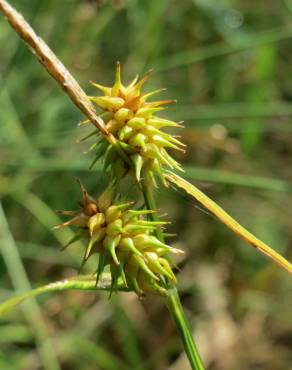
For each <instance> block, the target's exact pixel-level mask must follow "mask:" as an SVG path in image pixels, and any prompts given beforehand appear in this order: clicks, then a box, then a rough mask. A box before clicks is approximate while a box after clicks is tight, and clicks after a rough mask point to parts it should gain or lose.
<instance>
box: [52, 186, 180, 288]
mask: <svg viewBox="0 0 292 370" xmlns="http://www.w3.org/2000/svg"><path fill="white" fill-rule="evenodd" d="M81 190H82V193H83V199H82V202H80V206H81V210H80V211H76V212H75V211H62V213H63V214H64V215H69V216H72V218H71V219H70V220H69V221H67V222H65V223H63V224H62V225H59V226H57V228H60V227H65V226H70V225H72V226H76V227H77V228H78V229H79V232H78V233H77V235H76V237H75V238H74V239H73V240H72V242H74V241H76V240H77V239H79V238H84V239H88V240H89V242H88V245H87V248H86V251H85V254H84V258H83V263H85V262H86V261H87V259H88V258H89V257H90V256H91V255H92V254H94V253H97V254H98V255H99V263H98V267H97V270H96V273H97V278H96V280H97V282H98V280H99V278H100V276H101V274H102V272H103V271H104V268H105V267H106V266H109V267H110V272H111V278H112V290H115V288H116V283H117V280H118V278H122V279H123V281H124V284H125V285H126V286H128V287H129V288H130V289H132V290H134V291H135V292H136V293H137V294H139V295H141V294H142V293H143V292H144V291H154V292H158V293H159V294H165V293H166V290H165V288H164V286H163V282H165V281H166V280H168V281H170V282H173V283H174V282H175V281H176V279H175V275H174V273H173V271H172V269H171V263H170V255H169V254H170V253H174V254H175V253H181V252H182V251H180V250H178V249H176V248H172V247H170V246H168V245H166V244H164V243H162V242H160V241H159V240H158V239H157V238H156V237H155V236H154V232H155V229H156V227H157V226H161V225H164V224H165V223H166V222H160V221H158V222H152V221H148V220H146V219H144V218H143V216H144V215H147V214H149V213H151V212H152V211H149V210H133V209H130V206H131V204H132V203H125V204H115V205H114V204H112V202H111V197H110V191H109V190H107V191H105V192H104V193H103V194H102V195H101V196H100V197H99V198H98V199H97V200H95V199H93V198H92V197H91V196H90V195H89V194H88V193H87V191H86V190H85V189H84V187H83V186H82V185H81ZM69 244H70V243H68V245H69Z"/></svg>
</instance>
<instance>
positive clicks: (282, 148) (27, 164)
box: [0, 0, 292, 370]
mask: <svg viewBox="0 0 292 370" xmlns="http://www.w3.org/2000/svg"><path fill="white" fill-rule="evenodd" d="M11 3H12V4H13V5H15V6H16V7H17V9H18V10H20V11H21V12H22V13H23V14H24V16H25V17H26V18H27V19H28V20H29V21H30V22H31V24H32V26H33V27H34V29H35V30H36V31H37V33H38V34H39V35H41V36H42V37H43V38H44V40H45V41H46V42H47V43H48V44H49V45H50V46H51V48H52V49H53V50H54V51H55V52H56V54H57V55H58V56H59V57H60V59H61V60H62V61H63V62H64V64H65V65H66V66H67V67H68V68H69V70H70V71H71V72H72V73H73V75H74V76H75V77H76V78H77V80H78V81H79V82H80V84H81V86H82V87H83V88H84V89H85V90H86V91H87V92H88V94H93V93H95V91H94V90H93V88H92V87H90V85H89V80H94V81H98V82H100V83H102V84H105V85H109V84H111V83H112V81H113V77H114V66H115V63H116V61H117V60H119V61H121V63H122V69H123V78H124V81H130V79H132V78H133V77H134V75H135V74H136V73H143V72H145V71H147V70H148V69H149V68H154V71H155V72H154V75H153V77H152V78H151V80H150V82H149V83H148V85H147V86H146V87H145V91H150V90H151V89H155V88H160V87H166V88H167V92H166V93H164V97H165V98H176V99H177V100H178V104H177V105H176V106H173V107H171V108H169V109H168V110H167V111H166V112H165V114H164V117H166V118H173V119H176V120H185V126H186V128H185V129H184V130H183V131H182V132H181V134H182V137H183V141H184V142H185V143H186V144H187V146H188V150H187V153H186V154H185V155H183V156H181V157H177V159H178V160H180V161H181V162H182V163H183V165H184V166H185V168H186V174H185V175H186V177H187V178H188V179H189V180H190V181H192V182H194V183H195V184H196V185H197V186H199V187H200V189H202V190H203V191H204V192H205V193H207V194H208V195H210V196H211V197H212V198H213V199H214V200H216V201H217V202H218V203H219V204H220V205H222V206H223V207H224V208H225V209H226V210H227V211H228V212H230V213H231V214H232V215H233V216H234V217H235V218H236V219H237V220H238V221H240V222H241V223H242V224H243V225H245V226H246V227H248V228H249V229H250V230H251V231H252V232H254V233H255V234H256V235H257V236H258V237H260V238H261V239H263V240H264V241H265V242H267V243H269V244H270V245H271V246H272V247H274V248H275V249H276V250H277V251H279V252H281V253H282V254H283V255H285V256H286V257H288V258H291V255H292V228H291V216H292V196H291V195H292V194H291V191H292V173H291V165H292V122H291V119H292V0H283V1H276V0H265V1H263V0H253V1H251V0H237V1H236V0H226V1H224V0H185V1H175V0H169V1H166V0H148V1H146V0H112V1H109V0H104V1H86V0H79V1H77V0H62V1H59V0H47V1H39V0H23V1H11ZM0 86H1V88H0V138H1V145H0V197H1V207H0V250H1V252H2V255H1V259H0V281H1V283H0V301H4V300H5V299H6V298H7V297H9V296H11V294H14V293H15V291H25V290H28V289H29V288H30V287H31V286H33V287H36V286H40V285H41V284H45V283H48V282H50V281H54V280H58V279H61V278H64V277H67V276H73V275H75V274H77V270H78V267H79V261H80V258H81V254H82V246H81V245H78V244H76V245H74V246H72V247H71V249H70V250H67V251H64V252H60V251H59V248H60V246H61V245H64V243H66V241H68V239H70V237H71V235H72V231H70V230H69V229H68V230H64V231H57V232H55V231H53V230H52V226H53V225H55V224H57V223H59V222H60V220H59V218H58V216H57V214H56V213H55V210H56V209H73V208H74V207H75V204H76V202H77V200H78V199H79V189H78V186H77V184H76V182H75V177H79V178H81V179H82V181H83V183H84V184H85V185H86V187H87V188H88V189H89V191H90V192H94V193H96V194H97V193H98V191H99V188H100V187H101V186H102V184H103V178H104V175H103V173H102V172H101V171H99V170H98V167H97V169H95V170H93V171H89V170H88V166H89V164H90V162H91V160H92V154H84V152H85V151H86V150H87V147H88V144H80V143H78V142H77V141H78V139H79V138H81V137H82V136H83V135H84V132H85V130H84V129H83V128H77V123H78V121H80V120H82V119H83V117H82V115H81V113H80V112H79V111H78V110H77V108H75V106H73V105H72V103H71V101H70V100H69V99H68V98H67V97H66V96H65V95H64V93H62V91H61V90H60V88H59V86H58V85H57V84H56V83H55V82H54V81H53V80H52V79H51V78H50V76H49V75H48V74H47V73H46V72H45V71H44V69H43V68H42V67H41V66H40V65H39V64H38V63H37V61H36V59H35V58H34V57H33V56H32V54H31V53H30V51H29V50H28V49H27V48H26V46H24V45H23V43H22V42H21V41H20V40H19V38H18V36H17V35H16V34H15V33H14V32H13V31H12V29H11V28H10V26H9V25H8V23H7V22H6V21H5V20H4V17H3V16H2V15H1V14H0ZM157 197H158V198H159V206H160V207H161V208H162V209H164V210H166V212H167V213H168V216H167V217H168V219H169V220H173V221H174V222H173V224H172V226H171V227H170V232H174V233H177V236H176V237H175V238H173V239H171V240H170V242H173V243H174V244H176V245H177V246H179V247H181V248H183V249H184V250H185V251H186V253H185V256H184V258H183V259H182V260H179V261H178V264H179V266H180V268H181V271H180V273H179V274H178V281H179V283H178V286H179V290H180V291H181V296H182V301H183V304H184V307H185V309H186V312H187V315H188V317H189V319H190V322H191V325H192V328H193V331H194V336H195V338H196V341H197V344H198V347H199V349H200V352H201V354H202V357H203V358H204V361H205V364H206V367H207V369H209V370H211V369H212V370H223V369H224V370H235V369H236V370H247V369H252V370H287V369H292V367H291V363H292V351H291V343H292V322H291V319H292V315H291V307H292V298H291V287H292V285H291V280H290V281H289V276H288V274H287V273H286V272H284V271H282V270H281V269H280V268H278V267H277V266H275V265H274V264H273V263H271V262H270V261H268V260H267V259H266V258H265V257H264V256H262V255H261V254H259V253H258V252H257V251H255V250H254V249H253V248H251V247H250V246H248V245H247V244H245V243H244V242H242V241H241V240H239V239H238V238H237V237H236V236H235V235H234V234H233V233H232V232H230V231H229V230H228V229H227V228H226V227H225V226H224V225H222V224H220V223H219V222H218V221H217V220H216V219H214V217H212V216H211V215H210V214H209V213H206V212H204V210H202V209H201V207H198V206H197V204H196V203H195V202H194V201H193V200H191V199H189V198H188V197H186V196H184V195H183V194H182V193H180V192H176V191H168V192H163V191H162V190H161V191H159V192H157ZM88 268H89V270H90V266H89V267H88ZM182 352H183V351H182V346H181V343H180V340H179V338H178V336H177V333H176V330H175V327H174V324H173V322H172V321H171V319H170V318H169V316H168V314H167V312H166V308H165V306H164V304H163V300H162V299H161V298H159V297H155V296H151V295H150V296H147V297H146V299H145V300H144V301H142V302H139V301H138V299H137V297H136V296H135V295H134V294H125V293H124V294H119V295H116V296H115V297H114V298H113V299H112V300H111V301H108V299H107V295H105V294H98V295H97V294H95V293H82V292H66V293H64V294H57V295H47V296H43V297H40V298H39V299H37V300H35V301H34V300H31V301H30V302H28V303H27V304H23V305H22V306H20V307H19V308H17V309H16V310H15V311H13V312H12V313H10V314H9V315H8V316H6V317H5V318H2V319H1V322H0V369H1V370H2V369H3V370H18V369H20V370H40V369H44V370H61V369H62V370H67V369H68V370H69V369H70V370H77V369H78V370H93V369H101V370H117V369H122V370H123V369H135V370H147V369H149V370H162V369H169V370H184V369H188V368H189V367H188V365H187V362H186V359H185V356H184V355H183V353H182Z"/></svg>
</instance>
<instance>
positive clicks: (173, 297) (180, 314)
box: [142, 173, 205, 370]
mask: <svg viewBox="0 0 292 370" xmlns="http://www.w3.org/2000/svg"><path fill="white" fill-rule="evenodd" d="M142 193H143V196H144V201H145V204H146V207H147V208H148V209H151V210H156V209H157V208H156V202H155V199H154V196H153V186H152V183H151V180H150V179H149V177H148V176H147V173H144V176H143V181H142ZM151 218H152V220H153V221H156V220H157V215H156V213H152V214H151ZM156 236H157V238H158V239H159V240H160V241H162V242H164V236H163V232H162V230H161V229H160V228H157V231H156ZM166 305H167V307H168V310H169V312H170V314H171V316H172V318H173V320H174V322H175V324H176V327H177V330H178V332H179V334H180V337H181V340H182V343H183V346H184V350H185V352H186V354H187V356H188V359H189V363H190V365H191V368H192V370H205V368H204V365H203V363H202V360H201V358H200V355H199V352H198V350H197V347H196V345H195V342H194V339H193V336H192V332H191V329H190V326H189V323H188V320H187V318H186V316H185V313H184V310H183V307H182V304H181V301H180V298H179V295H178V292H177V289H176V288H175V287H173V286H172V287H168V296H167V298H166Z"/></svg>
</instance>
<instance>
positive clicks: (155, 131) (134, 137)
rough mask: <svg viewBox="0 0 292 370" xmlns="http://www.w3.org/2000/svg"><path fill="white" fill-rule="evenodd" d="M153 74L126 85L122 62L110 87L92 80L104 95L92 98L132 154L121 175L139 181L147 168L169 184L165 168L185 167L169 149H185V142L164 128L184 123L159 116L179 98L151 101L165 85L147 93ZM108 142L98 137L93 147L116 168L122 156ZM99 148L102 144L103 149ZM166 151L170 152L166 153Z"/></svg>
mask: <svg viewBox="0 0 292 370" xmlns="http://www.w3.org/2000/svg"><path fill="white" fill-rule="evenodd" d="M151 74H152V71H149V72H148V73H146V75H145V76H144V77H142V78H141V79H140V80H139V78H138V76H136V77H135V78H134V80H133V81H132V82H131V83H130V84H129V85H124V84H123V83H122V81H121V65H120V63H119V62H118V63H117V65H116V72H115V81H114V84H113V86H112V87H106V86H102V85H100V84H97V83H92V85H93V86H95V87H96V88H98V89H99V90H100V91H101V92H102V93H103V94H104V95H103V96H94V97H92V98H91V100H92V101H93V102H94V103H95V104H96V105H97V106H98V107H99V108H100V109H101V110H102V111H103V112H104V116H103V120H104V122H105V124H106V127H107V129H108V130H109V131H110V133H111V134H113V135H114V136H115V138H116V139H117V140H118V141H119V144H120V147H121V148H122V149H123V150H124V151H125V152H126V153H127V155H129V156H130V163H131V164H129V163H127V164H126V163H124V162H122V164H123V166H124V170H123V169H121V168H120V169H119V174H120V177H119V178H122V177H123V176H126V175H127V174H129V173H130V174H132V175H133V177H134V178H135V179H136V181H137V182H139V181H140V180H141V174H142V172H143V171H144V169H145V170H146V169H147V171H150V172H151V173H150V176H149V177H150V178H151V179H152V182H153V184H154V185H155V184H156V180H155V177H157V178H159V179H161V180H162V182H163V184H166V182H165V181H164V169H165V168H167V167H168V168H169V169H172V168H176V169H177V170H181V168H180V166H179V165H178V164H177V162H176V161H175V160H174V159H173V158H172V157H171V156H170V154H169V153H168V150H169V149H170V150H175V151H181V152H184V147H185V145H184V144H183V143H181V142H180V141H179V140H177V139H176V136H174V135H171V134H169V133H167V132H165V131H162V130H163V129H164V128H165V127H175V128H178V127H181V125H180V123H177V122H174V121H170V120H167V119H164V118H161V117H157V116H156V114H157V113H158V112H160V111H162V110H164V109H165V105H167V104H173V103H176V101H175V100H157V101H153V102H151V101H148V99H149V98H150V97H151V96H152V95H155V94H157V93H159V92H161V91H163V90H165V89H159V90H155V91H152V92H149V93H146V94H144V93H142V92H141V89H142V87H143V86H144V84H145V83H146V82H147V80H148V79H149V77H150V76H151ZM92 136H94V133H93V134H92V135H90V134H89V135H88V137H92ZM84 139H86V138H84ZM105 146H106V147H111V144H109V143H108V142H107V141H106V140H105V139H103V138H98V141H97V142H96V145H93V148H94V149H95V148H96V149H97V157H98V158H100V157H103V159H104V160H105V161H106V165H105V167H104V169H107V168H109V167H113V170H114V167H115V162H116V161H117V160H118V159H120V158H119V157H118V154H117V152H116V151H115V150H113V151H106V150H105V149H104V147H105ZM153 146H154V147H155V148H152V150H151V151H149V150H148V149H147V148H149V147H153ZM99 148H102V150H100V149H99ZM165 152H166V153H167V156H165V155H164V153H165ZM108 153H111V155H110V156H108ZM97 157H96V158H97ZM153 159H156V161H157V162H158V164H156V165H155V166H152V162H153ZM96 160H97V159H95V160H94V162H93V163H95V162H96ZM112 172H115V171H112Z"/></svg>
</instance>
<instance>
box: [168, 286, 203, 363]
mask: <svg viewBox="0 0 292 370" xmlns="http://www.w3.org/2000/svg"><path fill="white" fill-rule="evenodd" d="M168 293H169V295H168V297H167V299H166V305H167V307H168V310H169V312H170V314H171V316H172V318H173V319H174V321H175V323H176V327H177V329H178V331H179V334H180V337H181V340H182V342H183V346H184V349H185V352H186V354H187V356H188V359H189V362H190V365H191V368H192V369H193V370H204V369H205V368H204V365H203V363H202V360H201V357H200V355H199V352H198V350H197V347H196V345H195V342H194V339H193V337H192V333H191V330H190V326H189V323H188V321H187V318H186V316H185V313H184V310H183V307H182V304H181V301H180V298H179V295H178V292H177V289H176V288H175V287H173V288H171V289H169V290H168Z"/></svg>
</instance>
